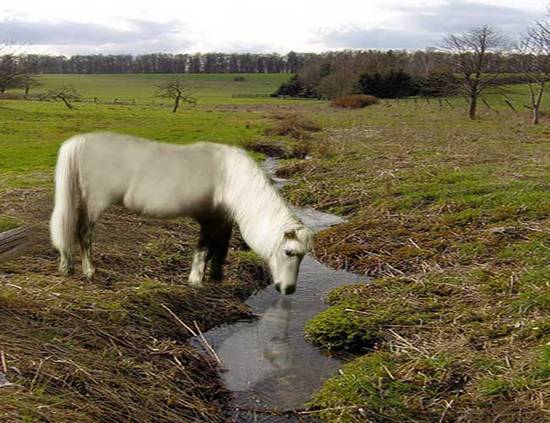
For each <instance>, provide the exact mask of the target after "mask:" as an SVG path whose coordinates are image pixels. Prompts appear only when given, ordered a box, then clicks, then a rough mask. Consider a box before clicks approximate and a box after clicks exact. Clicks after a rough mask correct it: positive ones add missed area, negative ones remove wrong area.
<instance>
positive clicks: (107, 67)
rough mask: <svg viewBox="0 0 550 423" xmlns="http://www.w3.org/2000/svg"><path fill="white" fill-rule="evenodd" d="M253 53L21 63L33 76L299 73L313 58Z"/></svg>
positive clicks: (27, 58)
mask: <svg viewBox="0 0 550 423" xmlns="http://www.w3.org/2000/svg"><path fill="white" fill-rule="evenodd" d="M311 56H312V55H311V54H308V53H295V52H292V51H291V52H289V53H287V54H285V55H281V54H277V53H270V54H253V53H194V54H168V53H153V54H140V55H136V56H133V55H130V54H117V55H103V54H93V55H75V56H70V57H66V56H51V55H43V54H27V55H21V56H20V58H19V64H20V66H21V67H23V68H25V69H26V71H27V72H28V73H31V74H44V73H55V74H60V73H61V74H63V73H75V74H96V73H296V72H297V71H299V70H300V69H301V68H302V67H303V65H304V63H305V62H306V61H307V60H308V59H309V58H310V57H311Z"/></svg>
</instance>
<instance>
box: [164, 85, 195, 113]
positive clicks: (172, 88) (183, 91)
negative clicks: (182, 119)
mask: <svg viewBox="0 0 550 423" xmlns="http://www.w3.org/2000/svg"><path fill="white" fill-rule="evenodd" d="M157 88H158V91H157V94H156V96H157V97H162V98H170V99H172V100H174V108H173V109H172V113H176V111H177V110H178V107H179V105H180V103H181V102H182V101H183V102H184V103H189V104H197V100H196V98H195V97H193V96H192V95H191V90H190V88H189V87H188V86H187V84H186V83H185V81H183V79H181V78H174V79H172V80H170V81H167V82H165V83H163V84H160V85H159V86H158V87H157Z"/></svg>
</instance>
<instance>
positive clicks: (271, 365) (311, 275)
mask: <svg viewBox="0 0 550 423" xmlns="http://www.w3.org/2000/svg"><path fill="white" fill-rule="evenodd" d="M264 166H265V169H266V170H267V172H268V173H269V174H270V175H272V176H273V174H274V169H275V167H276V161H275V160H273V159H268V160H266V162H265V164H264ZM274 181H275V183H276V184H277V185H278V186H281V185H282V184H284V183H285V181H284V180H280V179H277V178H274ZM295 212H296V214H297V215H298V216H299V217H300V218H301V219H302V221H303V222H304V223H305V224H306V225H307V226H309V227H310V228H312V229H314V230H316V231H318V230H321V229H324V228H327V227H329V226H332V225H336V224H338V223H342V222H343V219H341V218H340V217H338V216H334V215H331V214H327V213H322V212H319V211H317V210H314V209H310V208H296V209H295ZM361 281H366V278H365V277H361V276H359V275H356V274H353V273H349V272H344V271H338V270H334V269H331V268H329V267H327V266H324V265H323V264H321V263H319V262H318V261H317V260H315V259H314V258H313V257H311V256H309V255H308V256H306V257H304V260H303V261H302V264H301V267H300V274H299V279H298V287H297V290H296V292H295V293H294V294H293V295H290V296H282V295H280V294H279V293H278V292H277V291H276V290H275V289H274V287H273V286H272V285H271V286H269V287H267V288H266V289H264V290H262V291H260V292H258V293H257V294H255V295H253V296H251V297H250V298H249V299H248V300H247V301H246V304H248V305H249V306H250V308H251V309H252V311H253V312H254V314H255V315H256V316H258V319H256V320H252V321H248V320H247V321H240V322H237V323H235V324H232V325H228V326H222V327H219V328H216V329H213V330H210V331H208V332H206V333H205V334H204V335H205V337H206V339H207V341H208V343H209V344H210V345H211V346H212V347H213V348H214V350H215V351H216V352H217V354H218V356H219V357H220V359H221V361H222V366H223V368H224V371H223V373H222V378H223V380H224V382H225V385H226V387H227V388H228V389H229V390H230V391H231V392H233V394H234V401H233V404H232V406H233V409H234V412H233V413H232V417H233V418H234V419H235V421H237V422H239V423H241V422H243V423H245V422H265V423H267V422H269V423H275V422H292V421H300V422H305V421H316V420H314V419H308V420H306V419H305V418H304V417H301V418H300V419H297V418H293V417H292V416H276V415H270V414H269V413H265V412H262V411H261V410H277V411H279V412H283V411H286V410H292V409H296V408H302V407H304V404H305V403H306V402H307V401H308V400H309V399H310V398H311V395H312V394H313V393H314V392H315V391H316V390H317V389H319V388H320V386H321V385H322V383H323V381H324V380H326V379H327V378H328V377H330V376H332V375H333V374H334V373H335V372H336V371H337V370H338V368H339V367H340V366H341V362H340V361H339V360H337V359H335V358H332V357H330V356H328V355H326V354H323V353H322V352H321V351H320V350H318V349H317V348H316V347H314V346H313V345H311V344H309V343H307V342H306V341H305V340H304V326H305V324H306V323H307V322H308V321H309V320H310V319H311V318H313V317H314V316H315V315H316V314H318V313H319V312H321V311H323V310H324V309H326V308H327V305H326V303H325V301H324V298H325V296H326V294H327V293H328V292H330V291H331V290H332V289H333V288H336V287H338V286H342V285H347V284H352V283H358V282H361ZM194 344H195V345H196V346H198V345H199V343H198V342H194Z"/></svg>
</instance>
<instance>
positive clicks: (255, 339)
mask: <svg viewBox="0 0 550 423" xmlns="http://www.w3.org/2000/svg"><path fill="white" fill-rule="evenodd" d="M292 305H293V304H292V301H291V300H290V299H289V298H288V297H279V298H276V299H275V301H274V302H273V304H272V305H271V307H269V309H268V310H267V311H266V312H265V314H263V315H262V316H261V320H260V321H255V322H253V323H256V324H257V325H256V327H255V329H254V331H250V330H248V328H246V329H244V330H242V331H240V332H238V333H236V334H235V335H233V336H232V337H231V342H225V343H223V344H222V345H221V346H220V347H219V349H218V355H219V356H220V357H221V358H222V362H224V363H226V362H231V363H232V364H233V365H234V364H235V363H239V366H240V368H239V371H238V372H236V373H238V377H237V378H236V379H233V380H229V381H228V384H229V388H230V389H232V390H244V389H250V388H251V387H254V386H257V385H258V384H260V383H262V382H264V381H265V380H266V379H269V378H270V377H275V378H277V381H278V384H279V385H282V386H279V389H278V391H279V393H283V394H284V392H286V391H287V390H286V389H284V388H285V386H284V385H287V384H291V383H292V381H291V380H290V379H289V378H288V377H282V378H280V377H278V376H277V375H286V374H287V373H288V370H289V369H291V368H292V367H293V366H294V364H295V361H296V360H299V357H298V356H297V355H296V354H294V353H293V351H292V340H291V338H290V336H289V331H290V326H291V321H290V320H291V312H292ZM235 344H238V345H247V348H246V350H247V351H248V353H247V354H250V355H251V356H254V357H253V358H252V357H250V358H249V357H247V356H243V354H242V352H243V349H239V351H235V348H234V346H235ZM235 388H237V389H235Z"/></svg>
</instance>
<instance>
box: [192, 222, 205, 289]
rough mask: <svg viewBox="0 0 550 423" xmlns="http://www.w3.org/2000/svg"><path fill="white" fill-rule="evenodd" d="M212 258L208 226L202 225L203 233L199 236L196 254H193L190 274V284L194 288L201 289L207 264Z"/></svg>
mask: <svg viewBox="0 0 550 423" xmlns="http://www.w3.org/2000/svg"><path fill="white" fill-rule="evenodd" d="M209 258H210V251H209V249H208V236H207V232H206V226H205V225H204V224H203V223H201V232H200V236H199V243H198V245H197V248H195V252H194V253H193V263H192V264H191V272H190V273H189V284H190V285H191V286H194V287H201V286H202V281H203V279H204V272H205V270H206V264H207V263H208V259H209Z"/></svg>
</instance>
